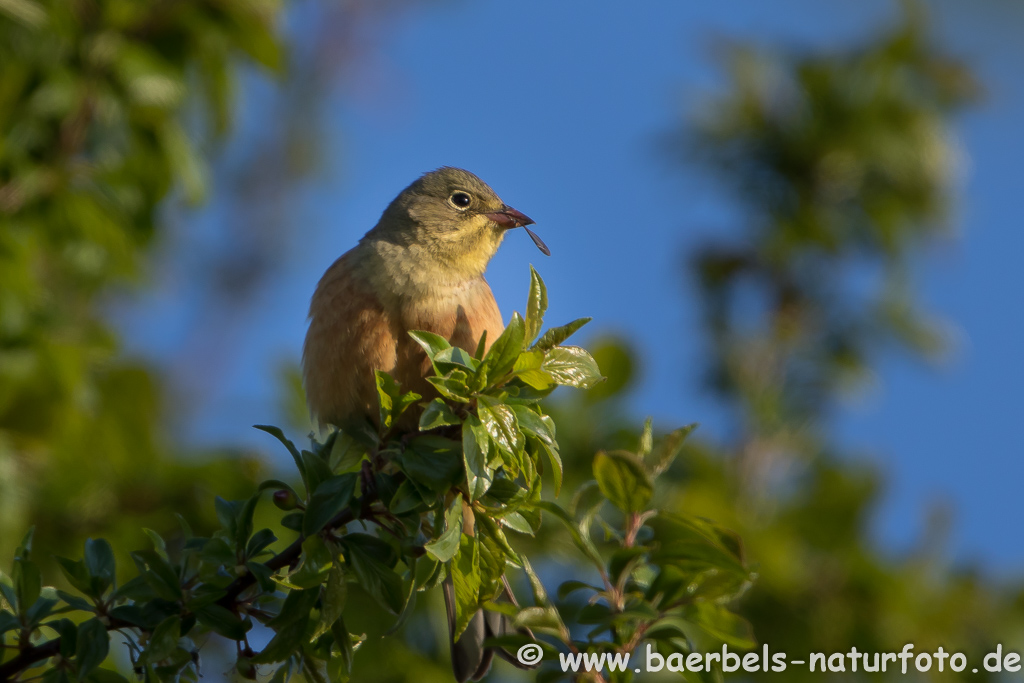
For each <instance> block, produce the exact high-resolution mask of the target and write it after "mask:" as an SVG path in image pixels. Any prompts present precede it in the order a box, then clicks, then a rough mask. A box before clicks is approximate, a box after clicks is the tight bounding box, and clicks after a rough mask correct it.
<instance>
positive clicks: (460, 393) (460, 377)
mask: <svg viewBox="0 0 1024 683" xmlns="http://www.w3.org/2000/svg"><path fill="white" fill-rule="evenodd" d="M427 381H428V382H430V384H431V385H433V387H434V388H435V389H437V392H438V393H439V394H441V395H442V396H444V397H445V398H449V399H451V400H453V401H458V402H460V403H469V394H470V391H469V375H467V374H466V373H465V372H463V371H462V370H452V371H451V372H449V373H448V374H447V375H445V376H444V377H427Z"/></svg>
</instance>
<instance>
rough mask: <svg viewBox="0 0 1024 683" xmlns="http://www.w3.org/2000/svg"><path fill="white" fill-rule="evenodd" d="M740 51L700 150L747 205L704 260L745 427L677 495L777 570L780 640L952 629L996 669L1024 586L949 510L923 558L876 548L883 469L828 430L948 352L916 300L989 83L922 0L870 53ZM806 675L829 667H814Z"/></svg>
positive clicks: (768, 578)
mask: <svg viewBox="0 0 1024 683" xmlns="http://www.w3.org/2000/svg"><path fill="white" fill-rule="evenodd" d="M726 54H727V59H726V65H727V67H728V74H729V76H730V86H729V89H728V90H727V91H726V92H725V94H723V95H721V96H719V97H717V98H715V99H713V100H711V101H710V102H709V103H708V104H707V107H706V109H705V110H704V111H703V112H702V113H701V115H700V116H699V117H698V119H697V121H696V122H695V125H693V127H692V128H691V131H690V133H689V134H688V135H687V136H686V140H687V145H686V150H687V158H693V157H696V158H697V159H698V160H700V161H701V162H702V163H703V164H704V166H705V167H706V168H709V169H711V170H713V171H715V172H717V174H718V176H719V177H720V178H721V179H722V180H723V181H724V183H725V185H726V187H728V188H729V189H731V190H733V191H734V196H735V199H736V200H737V202H738V205H739V206H740V207H741V208H742V210H743V212H744V214H745V215H746V223H745V225H744V226H743V227H742V228H741V229H739V230H737V231H734V234H733V235H732V236H730V237H729V238H717V239H714V240H711V241H709V243H708V244H706V245H705V246H703V247H701V248H699V249H697V250H696V251H695V253H694V254H693V255H692V258H691V259H690V261H689V265H690V272H691V273H692V275H693V276H694V279H695V280H696V282H697V284H698V286H699V292H700V295H701V301H702V303H703V306H704V312H705V317H704V320H705V326H704V333H705V335H706V341H707V344H706V353H707V365H708V377H709V378H710V380H711V386H712V388H713V389H714V391H715V392H716V393H717V395H718V396H719V397H720V398H721V399H722V400H723V402H724V404H725V405H726V406H727V407H728V409H729V411H730V412H731V414H732V416H733V418H734V425H733V429H732V430H731V431H732V434H733V438H732V439H731V440H730V442H729V443H724V444H714V443H703V444H700V445H698V446H695V450H694V451H693V452H692V453H691V454H690V457H689V458H686V457H684V458H683V459H682V462H683V463H685V469H680V470H679V471H675V472H672V473H671V476H674V477H676V478H677V481H678V487H676V488H675V489H674V490H675V491H676V492H677V497H676V501H677V503H678V504H679V505H680V506H681V507H682V509H685V510H687V511H689V512H693V513H698V514H702V515H706V516H709V517H712V518H714V519H716V520H718V521H719V522H720V523H723V524H726V525H727V526H730V527H732V528H734V529H735V530H736V531H737V532H739V533H740V534H741V535H742V536H743V537H744V538H745V539H747V541H748V552H749V555H750V558H751V560H752V561H753V562H756V563H757V564H758V568H757V571H758V574H759V578H758V581H757V582H756V583H755V586H754V588H753V589H752V590H751V591H750V593H749V594H748V595H747V596H746V597H745V599H744V601H743V605H742V610H741V611H742V612H744V613H745V614H746V615H747V616H748V617H749V618H750V619H751V621H752V623H753V625H754V631H755V634H756V635H757V637H758V638H759V639H760V640H761V641H762V642H767V643H770V645H771V647H772V650H778V651H785V652H789V653H791V656H795V655H794V654H792V653H809V652H825V653H831V652H848V651H849V649H850V647H851V646H856V647H857V648H858V649H859V650H860V651H862V652H864V651H867V652H891V651H898V650H899V649H900V648H902V647H903V645H904V644H906V643H913V644H914V645H915V647H916V652H934V651H935V650H936V648H937V647H938V646H939V645H942V646H943V647H945V648H946V650H947V651H962V652H964V653H965V654H966V655H967V656H968V660H969V661H970V662H972V663H973V666H977V663H978V662H980V661H981V658H982V657H983V655H984V654H985V653H987V652H989V651H990V650H994V649H995V644H997V643H1000V642H1002V643H1003V644H1004V647H1006V648H1009V649H1020V646H1021V645H1022V641H1021V637H1022V635H1024V630H1022V627H1024V620H1022V618H1021V617H1022V616H1024V615H1022V614H1021V612H1020V607H1019V601H1017V600H1015V595H1017V593H1016V590H1019V589H1014V590H1006V589H1004V588H1001V587H998V586H994V585H992V584H991V583H988V582H986V580H985V579H984V578H983V577H982V576H980V575H978V574H977V573H976V572H974V571H971V570H964V569H957V568H954V567H950V566H949V565H948V561H947V560H946V558H945V554H944V550H945V549H944V547H943V545H942V540H943V538H942V534H943V532H944V528H943V526H942V522H941V519H939V518H935V520H936V522H937V525H935V528H933V529H930V530H929V532H928V537H927V538H926V539H924V541H923V542H922V544H921V546H920V547H919V548H918V549H917V550H916V551H914V552H911V553H910V554H909V555H907V556H905V557H902V558H894V557H887V556H886V554H885V553H883V552H882V551H881V550H880V549H879V548H877V547H876V546H875V544H874V543H873V542H872V539H871V537H870V534H869V523H870V521H871V517H872V514H873V512H874V509H875V508H876V505H877V503H878V499H879V494H880V493H881V485H882V482H881V478H880V475H879V473H878V472H876V471H873V470H872V469H871V468H870V467H869V466H867V465H865V464H862V463H859V462H857V461H856V460H855V459H852V458H849V457H848V456H847V454H844V453H843V452H842V448H841V446H840V445H839V444H837V443H835V440H834V438H833V437H832V436H831V435H830V434H829V427H830V423H829V418H830V417H831V416H832V414H833V412H834V411H835V409H836V405H837V400H838V399H839V398H840V397H841V396H842V394H843V392H844V391H845V390H846V389H848V388H849V387H850V386H852V385H855V384H856V383H857V382H859V381H863V379H864V378H865V377H866V376H867V375H868V374H869V372H870V367H871V362H872V360H873V359H876V358H877V357H878V354H879V352H881V351H883V350H885V349H888V348H892V347H893V345H894V344H895V345H896V346H897V347H899V348H903V349H904V350H906V351H909V352H910V353H911V354H913V355H917V354H923V355H925V356H928V355H930V354H933V353H935V352H937V351H939V350H940V349H941V346H942V344H941V341H942V340H941V335H939V334H938V332H937V331H936V327H935V326H934V325H932V324H930V323H928V322H927V320H926V316H925V315H924V314H922V313H921V311H920V310H919V307H918V304H917V303H916V302H915V300H914V298H913V294H912V290H911V286H910V284H911V282H910V281H911V265H912V261H913V260H914V258H915V257H917V256H918V254H919V253H920V252H921V250H922V248H923V247H924V246H925V245H927V243H928V241H929V240H930V239H931V238H933V237H935V236H937V235H941V234H942V232H943V228H944V227H945V222H946V220H947V217H948V209H949V205H950V202H951V193H952V189H953V188H952V181H953V180H954V178H955V175H956V171H957V170H958V168H957V163H956V162H957V160H958V159H957V150H956V148H955V146H954V144H953V142H952V139H953V136H952V134H951V132H950V129H949V127H950V119H951V118H952V117H953V116H954V115H955V114H956V113H958V112H959V111H961V110H962V108H963V107H964V106H965V105H967V104H969V103H970V102H971V101H972V99H973V98H974V97H975V96H976V94H977V92H978V88H977V86H976V85H975V84H974V82H973V80H972V77H971V75H970V72H969V71H968V70H967V68H966V67H965V66H964V65H963V64H961V63H959V62H957V61H956V60H954V59H952V58H950V57H948V56H947V55H944V54H943V53H942V51H941V50H939V49H938V48H936V47H935V46H934V45H933V44H932V43H931V42H930V40H929V38H928V36H927V34H926V31H925V26H924V23H923V20H922V17H921V16H920V13H919V11H918V10H917V8H916V7H915V6H913V5H908V6H907V13H906V18H905V20H904V22H903V24H902V25H900V26H897V27H895V28H893V29H891V30H888V31H886V32H884V33H882V34H880V35H878V36H876V37H875V38H873V39H872V40H871V41H870V42H869V43H868V44H866V45H864V46H863V47H861V48H858V49H855V50H851V51H845V52H841V51H834V52H827V53H824V54H818V53H796V54H792V53H791V54H785V53H783V54H777V53H774V54H772V53H767V52H764V51H759V50H756V49H753V48H750V47H748V46H742V45H740V46H733V47H732V48H730V49H729V50H728V51H727V53H726ZM1011 641H1012V642H1013V643H1014V645H1015V648H1014V647H1011V646H1010V645H1009V644H1008V643H1009V642H1011ZM979 668H980V667H979ZM772 675H773V674H771V673H766V674H754V675H752V676H751V677H752V678H756V677H760V676H764V677H765V678H769V677H771V676H772ZM870 675H871V674H865V673H859V674H854V673H850V672H849V671H848V672H847V673H846V674H845V679H844V680H856V679H857V678H858V677H860V678H867V677H868V676H870ZM897 675H899V674H897ZM988 675H989V674H986V673H985V672H984V671H983V670H982V672H981V673H980V674H971V673H970V667H969V668H968V669H967V670H966V671H965V672H964V673H963V674H951V673H949V671H948V669H947V672H946V673H945V674H938V673H936V672H935V671H934V670H933V671H932V672H931V673H929V674H920V678H921V679H922V680H924V679H928V680H931V679H932V678H935V679H943V680H946V679H949V680H953V679H956V680H961V679H963V680H966V679H967V678H970V679H971V680H980V679H984V678H985V677H986V676H988ZM786 678H787V680H794V681H799V680H811V679H815V678H816V676H815V675H812V674H810V673H809V672H808V671H807V670H806V669H801V668H800V667H795V668H793V669H791V670H787V673H786Z"/></svg>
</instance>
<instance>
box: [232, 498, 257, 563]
mask: <svg viewBox="0 0 1024 683" xmlns="http://www.w3.org/2000/svg"><path fill="white" fill-rule="evenodd" d="M260 493H261V492H260V491H257V492H256V493H254V494H253V495H251V496H250V497H249V500H247V501H245V503H243V504H242V506H241V508H240V509H239V510H238V519H236V520H235V547H236V548H238V549H239V550H244V549H245V546H246V543H247V542H248V540H249V537H250V536H252V518H253V515H254V514H256V505H257V504H258V503H259V502H260Z"/></svg>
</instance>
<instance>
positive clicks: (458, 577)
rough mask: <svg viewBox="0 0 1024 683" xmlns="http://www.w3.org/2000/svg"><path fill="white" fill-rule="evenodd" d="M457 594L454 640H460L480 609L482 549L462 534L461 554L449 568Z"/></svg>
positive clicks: (470, 538) (474, 540)
mask: <svg viewBox="0 0 1024 683" xmlns="http://www.w3.org/2000/svg"><path fill="white" fill-rule="evenodd" d="M449 571H450V572H451V577H452V587H453V588H454V593H455V630H454V632H453V633H452V638H453V639H454V640H458V638H459V636H461V635H462V632H463V631H465V630H466V626H468V625H469V620H470V619H472V618H473V615H474V614H476V611H477V609H479V608H480V602H481V601H480V584H481V578H480V548H479V545H478V542H477V540H476V539H475V538H473V537H471V536H467V535H465V534H462V536H461V538H460V541H459V552H458V554H456V555H455V557H454V558H453V559H452V561H451V566H450V568H449Z"/></svg>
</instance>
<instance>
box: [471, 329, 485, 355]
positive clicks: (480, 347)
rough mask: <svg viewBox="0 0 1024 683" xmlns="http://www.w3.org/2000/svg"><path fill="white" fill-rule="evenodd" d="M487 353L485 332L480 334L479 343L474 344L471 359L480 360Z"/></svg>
mask: <svg viewBox="0 0 1024 683" xmlns="http://www.w3.org/2000/svg"><path fill="white" fill-rule="evenodd" d="M486 352H487V330H484V331H483V332H481V333H480V341H478V342H477V343H476V353H474V354H473V357H474V358H476V359H477V360H481V359H482V358H483V357H484V353H486Z"/></svg>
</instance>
